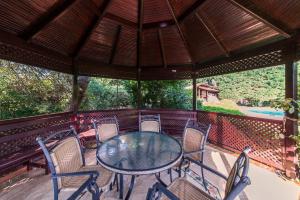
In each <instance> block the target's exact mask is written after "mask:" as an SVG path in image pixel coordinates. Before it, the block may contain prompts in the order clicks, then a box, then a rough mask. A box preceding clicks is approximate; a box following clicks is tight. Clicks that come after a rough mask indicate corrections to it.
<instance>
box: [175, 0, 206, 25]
mask: <svg viewBox="0 0 300 200" xmlns="http://www.w3.org/2000/svg"><path fill="white" fill-rule="evenodd" d="M205 2H206V0H197V1H196V2H195V3H194V4H193V5H191V6H190V7H189V8H188V9H187V10H185V11H184V12H183V13H182V14H181V15H180V16H179V17H178V21H179V22H181V21H183V20H184V19H185V18H187V17H188V16H190V15H193V14H194V13H196V12H197V10H198V9H199V7H200V6H201V5H203V3H205Z"/></svg>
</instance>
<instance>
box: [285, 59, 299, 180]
mask: <svg viewBox="0 0 300 200" xmlns="http://www.w3.org/2000/svg"><path fill="white" fill-rule="evenodd" d="M285 97H286V98H292V99H294V100H297V66H296V63H294V62H293V61H289V62H286V64H285ZM285 116H286V117H285V118H286V121H285V141H284V143H285V159H284V161H285V162H284V167H285V173H286V175H287V176H288V177H290V178H296V176H297V172H296V171H297V160H296V158H297V155H296V145H295V141H293V140H292V139H291V138H290V136H292V135H297V134H298V123H297V119H298V111H297V110H296V111H295V112H294V113H293V114H290V113H288V112H286V113H285Z"/></svg>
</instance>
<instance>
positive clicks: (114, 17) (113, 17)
mask: <svg viewBox="0 0 300 200" xmlns="http://www.w3.org/2000/svg"><path fill="white" fill-rule="evenodd" d="M104 17H105V18H108V19H111V20H114V21H117V22H119V23H120V24H122V25H126V26H130V27H133V28H136V27H137V24H136V23H135V22H132V21H130V20H128V19H124V18H122V17H120V16H117V15H114V14H112V13H109V12H107V13H106V14H105V16H104Z"/></svg>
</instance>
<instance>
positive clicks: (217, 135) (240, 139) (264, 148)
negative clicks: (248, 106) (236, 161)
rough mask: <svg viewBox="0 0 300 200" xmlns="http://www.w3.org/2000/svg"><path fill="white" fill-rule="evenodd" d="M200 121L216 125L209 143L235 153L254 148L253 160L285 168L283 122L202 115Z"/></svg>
mask: <svg viewBox="0 0 300 200" xmlns="http://www.w3.org/2000/svg"><path fill="white" fill-rule="evenodd" d="M197 118H198V120H199V121H203V122H206V123H211V124H212V129H211V132H210V135H209V141H210V142H211V143H213V144H216V145H219V146H222V147H224V148H228V149H230V150H234V151H242V150H243V149H244V147H246V146H251V148H252V151H251V153H250V156H251V158H253V159H255V160H257V161H260V162H262V163H265V164H267V165H270V166H272V167H275V168H278V169H283V153H284V152H283V147H284V141H283V139H279V138H278V135H279V134H283V122H282V121H281V120H269V119H261V118H254V117H244V116H234V115H224V114H218V113H206V112H201V111H199V112H198V116H197Z"/></svg>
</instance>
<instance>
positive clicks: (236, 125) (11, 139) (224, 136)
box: [0, 109, 284, 170]
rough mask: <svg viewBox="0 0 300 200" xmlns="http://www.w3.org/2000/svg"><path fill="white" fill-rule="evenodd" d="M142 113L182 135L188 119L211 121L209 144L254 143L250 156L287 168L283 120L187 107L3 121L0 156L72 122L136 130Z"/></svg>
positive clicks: (236, 146) (240, 145)
mask: <svg viewBox="0 0 300 200" xmlns="http://www.w3.org/2000/svg"><path fill="white" fill-rule="evenodd" d="M139 113H142V114H160V115H161V122H162V130H163V131H164V132H166V133H168V134H172V135H177V134H182V132H183V129H184V126H185V123H186V121H187V119H188V118H191V119H197V120H198V121H201V122H203V123H210V124H212V129H211V132H210V135H209V142H210V143H213V144H215V145H217V146H220V147H222V148H225V149H228V150H232V151H236V152H238V151H241V150H242V149H243V148H244V147H245V146H251V147H252V149H253V151H252V152H251V154H250V156H251V158H253V159H255V160H257V161H259V162H261V163H264V164H267V165H269V166H272V167H275V168H277V169H280V170H284V165H283V161H284V141H283V139H278V138H276V137H275V136H276V135H278V134H283V130H284V128H283V122H282V120H270V119H261V118H254V117H245V116H234V115H226V114H219V113H208V112H202V111H197V112H194V111H187V110H162V109H151V110H137V109H121V110H99V111H87V112H79V113H78V114H77V116H76V117H74V115H72V113H70V112H67V113H59V114H52V115H43V116H35V117H29V118H22V119H16V120H7V121H0V144H1V145H0V157H2V158H6V157H11V155H13V154H15V153H17V152H20V151H22V149H26V148H28V147H30V146H34V145H36V141H35V138H36V137H37V136H38V135H42V136H46V135H48V134H50V132H51V131H56V130H59V129H64V128H66V127H68V126H70V125H75V126H77V128H78V131H79V132H83V131H86V130H89V129H91V128H92V125H91V119H97V118H102V117H108V116H116V117H117V118H118V121H119V125H120V130H121V131H133V130H137V129H138V115H139ZM0 160H1V159H0Z"/></svg>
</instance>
